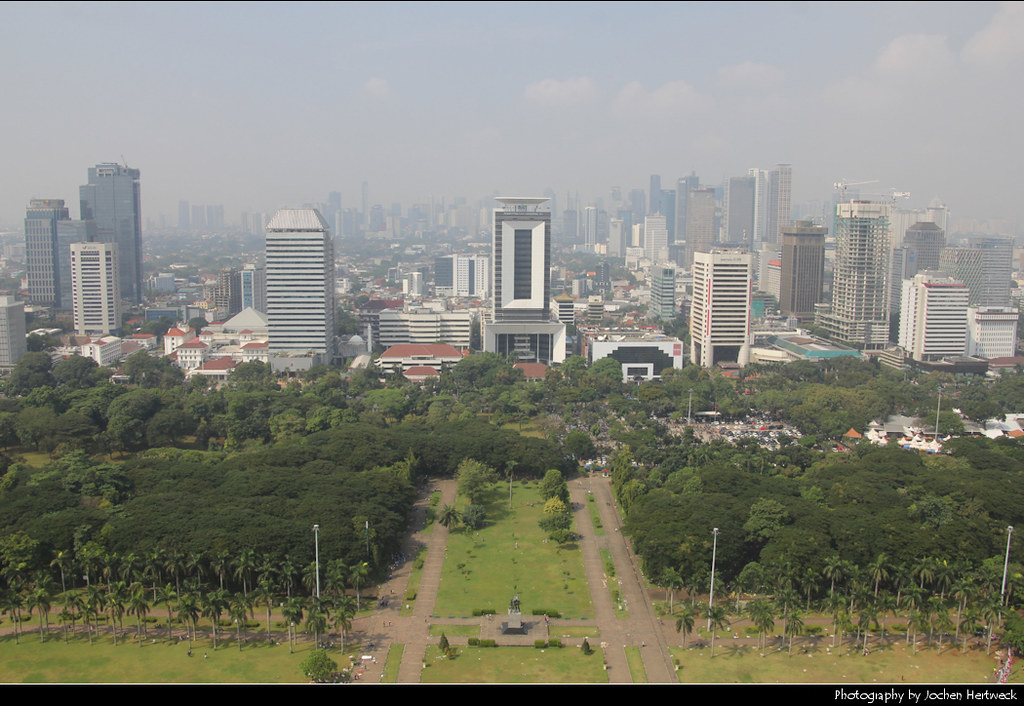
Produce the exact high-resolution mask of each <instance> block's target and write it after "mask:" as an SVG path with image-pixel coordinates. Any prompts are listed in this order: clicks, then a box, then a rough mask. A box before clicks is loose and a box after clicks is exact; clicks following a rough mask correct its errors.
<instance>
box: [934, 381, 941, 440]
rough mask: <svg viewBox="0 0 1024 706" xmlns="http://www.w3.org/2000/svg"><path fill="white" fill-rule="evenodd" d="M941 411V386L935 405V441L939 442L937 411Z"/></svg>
mask: <svg viewBox="0 0 1024 706" xmlns="http://www.w3.org/2000/svg"><path fill="white" fill-rule="evenodd" d="M941 411H942V388H941V387H940V388H939V403H938V404H937V405H936V406H935V443H938V442H939V413H940V412H941Z"/></svg>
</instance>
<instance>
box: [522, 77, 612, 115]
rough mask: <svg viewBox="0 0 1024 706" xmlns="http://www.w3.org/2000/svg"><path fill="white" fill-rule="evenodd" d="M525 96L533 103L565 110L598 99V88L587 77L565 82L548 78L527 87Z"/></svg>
mask: <svg viewBox="0 0 1024 706" xmlns="http://www.w3.org/2000/svg"><path fill="white" fill-rule="evenodd" d="M524 95H525V96H526V99H527V100H528V101H531V102H533V103H539V104H541V105H547V106H552V107H556V108H564V107H568V106H572V105H581V104H583V103H589V102H590V101H592V100H594V98H596V97H597V86H596V85H595V84H594V82H593V80H591V79H590V78H587V77H586V76H581V77H579V78H570V79H566V80H565V81H556V80H555V79H553V78H546V79H544V80H543V81H538V82H537V83H531V84H530V85H529V86H527V87H526V91H525V92H524Z"/></svg>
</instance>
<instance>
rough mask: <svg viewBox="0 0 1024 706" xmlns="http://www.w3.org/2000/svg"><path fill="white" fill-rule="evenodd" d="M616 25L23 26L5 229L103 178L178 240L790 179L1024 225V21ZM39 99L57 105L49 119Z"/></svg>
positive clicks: (7, 136)
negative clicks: (336, 207) (105, 168)
mask: <svg viewBox="0 0 1024 706" xmlns="http://www.w3.org/2000/svg"><path fill="white" fill-rule="evenodd" d="M600 10H601V11H600V13H591V14H593V15H595V16H593V17H591V16H588V15H587V13H580V12H578V11H577V10H576V9H575V8H574V6H571V5H567V4H559V3H554V4H530V3H522V4H520V3H515V4H488V5H470V6H468V7H466V5H465V4H459V5H458V6H456V5H453V4H445V3H438V4H401V5H400V6H399V7H395V6H394V5H391V4H375V3H369V4H341V5H334V4H330V5H318V4H317V5H307V4H299V5H297V6H295V5H289V6H288V7H287V8H285V7H284V6H281V5H274V4H270V5H259V6H252V7H248V8H246V10H245V12H244V13H239V12H238V11H237V9H236V8H235V7H233V6H228V5H223V4H210V5H197V4H196V5H194V4H168V5H163V4H161V5H156V4H129V5H122V4H104V3H99V4H84V3H74V4H52V5H35V4H19V3H13V4H7V5H5V6H4V8H3V9H2V10H0V16H2V17H3V18H4V22H0V37H2V39H3V41H2V42H0V47H2V48H0V51H2V52H4V54H3V56H4V58H5V59H6V64H7V65H8V66H15V65H24V61H25V57H31V66H32V70H31V71H28V70H26V71H20V72H15V71H11V72H7V73H6V74H5V75H4V76H3V78H2V79H0V91H2V92H3V95H4V97H5V98H6V99H7V104H8V105H11V106H16V108H15V109H14V110H10V111H8V112H7V113H6V114H5V116H4V118H2V119H0V134H2V135H3V144H4V153H5V155H7V157H8V160H9V162H11V163H15V164H18V165H19V169H18V170H10V171H8V172H7V173H6V174H5V175H4V177H3V179H5V180H6V181H0V225H2V226H3V227H5V228H8V229H11V230H17V229H18V226H19V224H20V221H21V219H22V218H23V216H24V212H25V208H26V206H27V204H28V203H29V201H30V200H31V199H33V198H49V199H64V200H65V201H67V202H68V203H69V204H70V205H71V206H72V208H71V211H72V214H71V215H72V218H79V217H80V213H78V212H77V209H76V208H74V204H75V195H76V190H77V188H78V186H80V185H81V176H80V175H81V169H82V165H87V164H98V163H102V162H109V161H117V162H118V163H122V164H127V165H128V166H129V167H132V168H138V169H140V170H141V172H142V174H143V188H144V190H145V198H144V202H143V219H144V220H145V219H149V218H153V219H154V220H155V219H156V218H157V217H158V216H159V215H161V214H162V215H164V216H165V217H166V218H167V220H168V222H169V223H173V222H175V220H176V218H175V215H176V214H177V212H178V203H179V201H181V200H186V201H192V202H193V203H205V204H223V205H224V206H225V210H226V213H227V218H226V220H227V222H229V223H231V222H235V221H236V219H237V218H238V214H240V213H241V212H243V211H250V212H251V211H262V212H273V211H274V210H276V209H277V208H279V207H286V206H292V207H299V206H301V205H302V204H304V203H308V202H312V201H317V200H320V199H323V198H324V197H325V196H326V194H327V193H328V192H330V191H339V192H340V193H341V194H342V204H343V206H344V207H346V208H356V209H359V208H360V207H361V205H362V201H363V192H362V184H363V182H367V184H368V185H369V186H368V189H369V202H370V203H384V204H390V203H394V202H400V203H404V204H409V203H416V202H420V203H422V202H426V201H429V199H430V198H431V197H434V198H438V199H440V198H451V197H454V196H459V195H461V196H465V197H467V198H469V199H473V200H475V199H478V198H479V199H484V198H486V197H487V196H489V195H495V194H496V193H498V192H500V193H540V192H542V191H543V190H544V189H546V188H548V187H550V188H551V189H553V190H554V192H555V193H556V194H557V195H558V196H559V198H560V199H561V198H563V195H564V194H567V193H569V192H572V193H580V194H584V195H586V198H587V199H596V198H606V199H607V198H608V194H609V192H610V190H611V188H612V187H615V186H617V187H619V188H620V189H622V191H623V193H627V192H628V191H630V190H631V189H635V188H646V187H647V185H648V183H649V178H650V175H651V174H659V175H661V176H662V184H663V186H666V187H668V188H671V187H672V186H673V185H674V184H675V183H676V180H677V179H678V178H680V177H682V176H685V175H687V174H689V173H691V171H695V172H696V174H697V175H698V176H699V177H700V178H701V181H702V183H706V184H713V185H717V184H722V183H724V181H725V180H726V179H728V178H729V177H731V176H741V175H744V174H746V173H747V170H748V169H750V168H752V167H758V168H769V167H770V166H771V165H773V164H777V163H788V164H792V165H793V185H792V199H793V203H794V204H798V203H803V202H807V201H811V200H828V199H830V198H831V196H832V195H833V189H832V185H833V183H835V182H836V181H839V180H841V179H848V180H849V181H851V182H855V181H868V180H875V183H874V184H872V185H871V186H867V187H865V188H864V195H865V196H866V197H872V196H875V195H877V196H881V195H883V194H885V193H886V192H889V191H890V190H892V189H895V190H899V191H908V192H910V193H911V194H912V198H911V199H910V200H909V201H908V202H906V203H905V204H903V205H905V206H907V207H910V208H923V207H925V206H927V205H928V203H929V202H930V201H931V199H933V198H936V197H937V198H940V199H942V200H943V201H944V202H945V203H947V204H948V205H949V206H950V209H951V211H952V213H953V214H954V215H955V216H956V217H958V218H962V217H966V218H972V219H989V220H1004V221H1006V222H1007V223H1008V226H1007V227H1008V228H1010V229H1013V230H1016V227H1017V226H1018V224H1019V223H1020V222H1021V221H1022V213H1021V207H1020V206H1018V204H1017V199H1016V194H1015V188H1014V187H1013V182H1014V178H1013V177H1015V176H1016V169H1015V166H1016V164H1015V160H1014V159H1013V157H1014V155H1015V154H1017V153H1018V152H1019V150H1018V149H1015V148H1017V147H1019V143H1020V140H1021V138H1020V136H1019V134H1018V133H1017V131H1016V129H1015V125H1014V116H1015V115H1017V114H1019V111H1020V102H1021V101H1022V100H1024V99H1022V98H1021V97H1020V96H1018V95H1017V92H1015V91H1010V90H1006V89H1007V87H1009V86H1012V85H1014V83H1013V78H1014V75H1015V72H1017V71H1019V69H1020V68H1022V66H1024V41H1020V40H1021V39H1022V38H1024V6H1022V5H1020V4H1006V5H1003V4H995V3H975V4H971V5H966V4H961V3H952V4H941V5H923V4H898V3H897V4H885V5H882V4H857V5H854V6H847V5H822V4H806V3H798V4H778V3H776V4H767V3H765V4H630V5H628V6H617V5H602V6H600ZM27 26H32V27H39V28H41V31H38V32H32V33H25V32H22V31H21V28H24V27H27ZM43 28H45V30H44V29H43ZM835 28H841V30H838V31H836V29H835ZM292 37H295V39H292ZM496 38H497V41H496ZM502 45H504V46H505V47H506V48H507V50H502V49H500V47H501V46H502ZM271 46H272V47H275V51H267V47H271ZM43 76H45V77H50V78H51V79H52V80H51V81H50V82H49V83H48V91H47V96H52V98H47V99H46V100H38V81H39V80H40V77H43ZM296 105H301V106H302V108H301V109H299V110H296V109H295V106H296ZM66 106H74V110H66V109H65V107H66ZM873 190H874V191H877V192H878V194H872V193H868V192H870V191H873Z"/></svg>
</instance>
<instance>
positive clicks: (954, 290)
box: [899, 272, 970, 361]
mask: <svg viewBox="0 0 1024 706" xmlns="http://www.w3.org/2000/svg"><path fill="white" fill-rule="evenodd" d="M969 296H970V293H969V291H968V289H967V285H966V284H964V283H963V282H958V281H957V280H955V279H951V278H949V277H943V276H942V275H941V274H940V273H937V272H923V273H919V274H916V275H914V278H913V279H912V280H904V281H903V296H902V298H901V304H900V335H899V344H900V347H902V348H903V349H904V350H905V351H907V353H909V354H910V355H911V357H912V358H913V359H914V360H919V361H932V360H941V359H942V358H946V357H949V356H958V355H964V353H966V352H967V300H968V298H969Z"/></svg>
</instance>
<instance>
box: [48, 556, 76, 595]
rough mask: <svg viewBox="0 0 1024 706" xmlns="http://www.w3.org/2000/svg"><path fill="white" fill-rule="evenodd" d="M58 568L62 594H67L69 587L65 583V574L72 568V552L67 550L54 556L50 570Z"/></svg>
mask: <svg viewBox="0 0 1024 706" xmlns="http://www.w3.org/2000/svg"><path fill="white" fill-rule="evenodd" d="M53 567H57V568H58V569H59V570H60V592H61V593H67V592H68V587H67V585H66V584H65V583H64V572H65V571H66V570H67V569H70V568H71V552H69V551H68V550H66V549H61V550H58V551H57V552H55V553H54V555H53V560H52V561H51V562H50V568H53Z"/></svg>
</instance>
